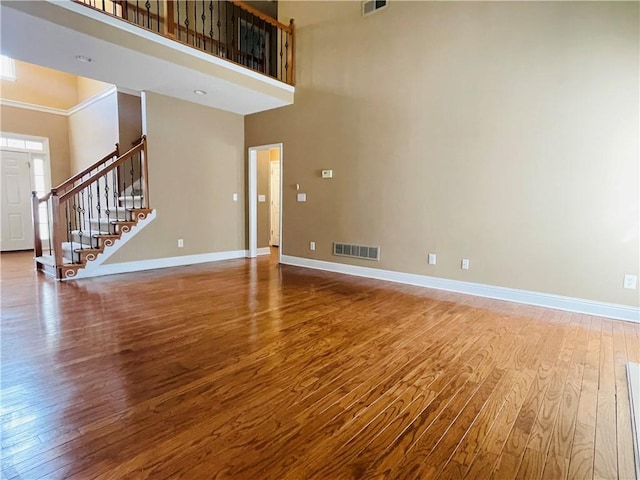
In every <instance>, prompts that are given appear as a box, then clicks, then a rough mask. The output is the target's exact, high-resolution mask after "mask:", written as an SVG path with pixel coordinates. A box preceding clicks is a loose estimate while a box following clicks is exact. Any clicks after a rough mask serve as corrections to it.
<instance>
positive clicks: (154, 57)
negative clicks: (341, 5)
mask: <svg viewBox="0 0 640 480" xmlns="http://www.w3.org/2000/svg"><path fill="white" fill-rule="evenodd" d="M45 18H46V19H45ZM60 19H62V20H60ZM67 19H68V21H66V20H67ZM0 21H1V27H2V28H1V33H0V47H1V50H2V54H3V55H8V56H10V57H12V58H16V59H18V60H22V61H25V62H29V63H34V64H37V65H42V66H45V67H49V68H54V69H57V70H62V71H65V72H69V73H73V74H75V75H80V76H84V77H89V78H93V79H96V80H100V81H103V82H107V83H111V84H114V85H116V86H118V87H119V88H121V89H124V90H129V91H133V92H141V91H152V92H155V93H159V94H163V95H168V96H171V97H175V98H180V99H183V100H187V101H190V102H194V103H198V104H201V105H206V106H210V107H215V108H219V109H221V110H226V111H229V112H234V113H238V114H241V115H247V114H250V113H255V112H260V111H264V110H270V109H273V108H278V107H282V106H285V105H290V104H292V103H293V92H294V89H293V87H291V86H289V85H286V84H284V83H282V82H278V81H277V80H274V79H272V78H269V77H266V76H264V75H261V74H258V73H255V72H252V71H251V70H249V69H246V68H244V67H240V66H238V65H235V64H232V63H230V62H226V61H224V60H222V59H219V58H217V57H215V56H212V55H208V54H206V53H203V52H199V51H197V50H195V49H193V48H191V47H188V46H184V45H181V44H178V43H176V42H172V41H170V40H167V39H165V38H163V37H161V36H159V35H156V34H153V33H150V32H147V31H145V30H144V29H142V28H138V27H135V26H132V25H129V24H126V23H125V22H122V21H120V20H118V19H113V18H111V17H109V16H107V15H104V14H102V13H100V12H95V11H93V10H91V9H89V8H87V7H85V6H82V5H78V4H75V3H72V2H70V1H64V2H55V3H54V2H6V1H3V2H0ZM65 23H68V24H69V25H71V26H73V27H74V28H70V27H69V26H67V25H65ZM76 26H77V27H78V28H77V29H76ZM82 30H84V32H82ZM87 31H88V32H90V33H91V34H88V33H86V32H87ZM100 37H102V38H100ZM125 37H127V38H125ZM132 38H133V40H134V41H133V42H132V41H131V39H132ZM121 39H122V40H121ZM125 40H126V41H125ZM132 43H133V44H135V49H134V48H130V47H128V46H127V45H128V44H132ZM143 52H144V53H143ZM78 55H82V56H85V57H89V58H91V59H92V62H90V63H82V62H80V61H78V60H77V59H76V56H78ZM194 90H204V91H206V92H207V94H206V95H197V94H195V93H194Z"/></svg>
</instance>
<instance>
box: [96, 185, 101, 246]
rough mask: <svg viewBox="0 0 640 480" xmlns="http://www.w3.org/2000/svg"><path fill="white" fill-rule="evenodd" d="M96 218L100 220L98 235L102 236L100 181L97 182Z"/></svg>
mask: <svg viewBox="0 0 640 480" xmlns="http://www.w3.org/2000/svg"><path fill="white" fill-rule="evenodd" d="M96 217H97V219H98V232H97V233H98V234H100V217H101V206H100V179H99V178H98V181H97V182H96Z"/></svg>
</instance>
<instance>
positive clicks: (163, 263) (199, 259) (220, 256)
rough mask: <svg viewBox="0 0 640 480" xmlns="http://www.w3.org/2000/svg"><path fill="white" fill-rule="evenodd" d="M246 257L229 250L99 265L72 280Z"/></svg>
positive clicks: (241, 251)
mask: <svg viewBox="0 0 640 480" xmlns="http://www.w3.org/2000/svg"><path fill="white" fill-rule="evenodd" d="M246 256H247V251H246V250H231V251H226V252H212V253H200V254H197V255H184V256H181V257H166V258H155V259H152V260H140V261H137V262H123V263H112V264H109V265H100V266H98V267H96V268H93V269H91V270H89V271H87V269H86V268H85V269H83V270H79V271H78V274H77V275H76V276H75V277H73V279H74V280H76V279H79V278H90V277H101V276H103V275H113V274H116V273H131V272H140V271H143V270H154V269H156V268H167V267H181V266H184V265H195V264H197V263H207V262H219V261H221V260H231V259H234V258H244V257H246Z"/></svg>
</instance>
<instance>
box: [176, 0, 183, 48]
mask: <svg viewBox="0 0 640 480" xmlns="http://www.w3.org/2000/svg"><path fill="white" fill-rule="evenodd" d="M176 11H177V15H176V25H177V26H178V28H177V29H176V30H177V34H178V40H180V39H181V38H182V36H181V35H182V34H181V33H180V0H178V1H177V2H176Z"/></svg>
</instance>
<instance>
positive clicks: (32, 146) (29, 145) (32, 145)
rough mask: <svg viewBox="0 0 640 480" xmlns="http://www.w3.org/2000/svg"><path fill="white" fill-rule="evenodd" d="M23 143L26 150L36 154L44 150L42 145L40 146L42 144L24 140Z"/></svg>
mask: <svg viewBox="0 0 640 480" xmlns="http://www.w3.org/2000/svg"><path fill="white" fill-rule="evenodd" d="M24 143H25V146H26V148H27V150H37V151H38V152H41V151H43V150H44V145H43V144H42V142H32V141H29V140H25V142H24Z"/></svg>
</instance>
